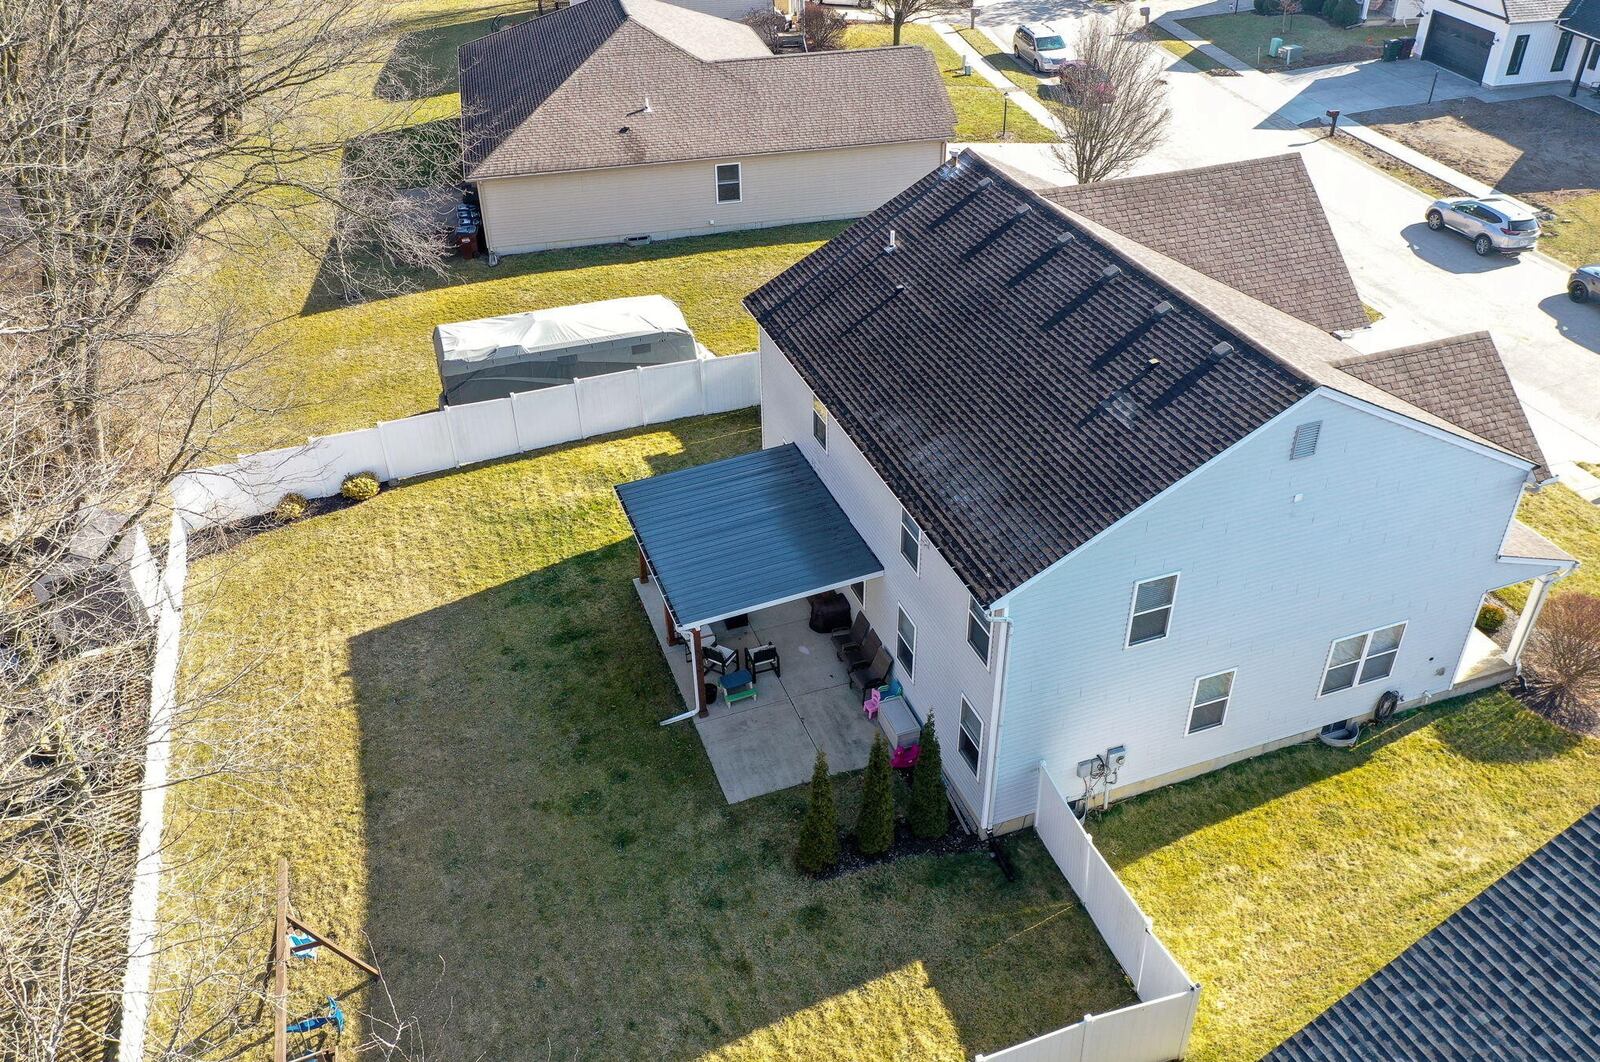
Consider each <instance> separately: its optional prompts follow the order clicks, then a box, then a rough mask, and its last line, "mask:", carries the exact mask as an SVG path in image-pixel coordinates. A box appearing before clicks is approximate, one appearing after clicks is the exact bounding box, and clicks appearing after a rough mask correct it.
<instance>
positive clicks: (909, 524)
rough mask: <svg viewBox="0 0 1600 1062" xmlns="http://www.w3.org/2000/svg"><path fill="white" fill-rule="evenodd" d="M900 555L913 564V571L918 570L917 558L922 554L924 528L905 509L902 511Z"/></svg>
mask: <svg viewBox="0 0 1600 1062" xmlns="http://www.w3.org/2000/svg"><path fill="white" fill-rule="evenodd" d="M900 556H902V557H904V558H905V559H906V563H907V564H910V565H911V570H912V571H916V570H917V560H918V558H919V557H921V556H922V528H920V527H918V526H917V522H916V521H915V520H913V519H911V514H910V513H908V512H906V511H905V510H903V509H902V510H901V511H900Z"/></svg>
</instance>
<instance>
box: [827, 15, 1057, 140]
mask: <svg viewBox="0 0 1600 1062" xmlns="http://www.w3.org/2000/svg"><path fill="white" fill-rule="evenodd" d="M891 37H892V31H891V28H890V26H889V25H888V24H887V23H882V22H865V23H854V24H852V25H851V26H850V28H849V29H848V30H846V31H845V47H846V48H882V47H884V46H886V45H888V44H889V43H890V40H891ZM900 43H901V44H914V45H917V46H918V47H920V48H926V49H928V51H930V52H932V53H933V61H934V62H935V63H937V64H938V66H939V71H940V73H941V74H943V75H944V87H945V90H946V91H947V92H949V93H950V105H951V106H953V107H954V108H955V111H956V139H957V140H959V141H976V142H986V141H995V140H1002V139H1004V140H1017V141H1024V142H1027V143H1048V142H1051V141H1055V140H1058V139H1060V138H1059V137H1057V136H1056V135H1055V133H1053V132H1051V131H1050V130H1049V129H1046V128H1045V127H1044V126H1043V125H1041V124H1040V123H1039V122H1038V120H1036V119H1035V118H1034V117H1033V116H1032V115H1030V114H1029V113H1028V112H1027V111H1024V110H1023V109H1022V108H1021V107H1017V106H1008V105H1007V103H1006V101H1005V98H1004V96H1005V94H1004V93H1002V92H1001V91H1000V90H999V89H998V88H996V87H995V86H993V85H991V84H989V82H987V81H985V80H984V79H983V76H982V75H981V74H976V73H974V74H972V75H971V76H970V77H966V76H963V75H962V73H961V66H962V63H961V57H960V56H959V55H957V54H956V51H955V49H954V48H952V47H950V46H949V45H948V44H946V43H945V42H944V40H943V39H941V38H940V36H939V34H938V31H936V30H935V29H934V28H933V27H932V26H924V25H921V24H918V23H910V24H907V25H906V26H904V27H902V29H901V32H900ZM1002 126H1004V129H1005V132H1004V134H1003V135H1002V133H1001V127H1002Z"/></svg>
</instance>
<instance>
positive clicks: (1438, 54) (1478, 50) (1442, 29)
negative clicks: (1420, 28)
mask: <svg viewBox="0 0 1600 1062" xmlns="http://www.w3.org/2000/svg"><path fill="white" fill-rule="evenodd" d="M1493 47H1494V33H1493V32H1492V31H1490V30H1486V29H1479V28H1478V27H1477V26H1474V25H1473V24H1472V23H1470V22H1463V21H1461V20H1460V19H1459V18H1451V17H1450V16H1449V15H1441V14H1439V12H1437V11H1435V12H1434V13H1433V18H1432V20H1431V21H1429V23H1428V39H1427V41H1426V42H1425V43H1424V44H1423V46H1422V57H1423V58H1424V59H1427V60H1428V61H1430V62H1434V63H1438V64H1439V65H1440V66H1442V67H1444V68H1445V69H1446V70H1454V71H1455V72H1456V73H1458V74H1460V75H1461V76H1462V77H1470V78H1471V79H1472V80H1474V81H1482V80H1483V71H1484V68H1485V67H1487V66H1488V65H1489V49H1490V48H1493Z"/></svg>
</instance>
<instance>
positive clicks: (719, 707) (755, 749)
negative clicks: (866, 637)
mask: <svg viewBox="0 0 1600 1062" xmlns="http://www.w3.org/2000/svg"><path fill="white" fill-rule="evenodd" d="M617 496H618V498H619V499H620V500H621V502H622V507H623V511H624V512H625V513H626V514H627V517H628V520H629V522H630V523H631V524H632V526H633V532H634V538H635V541H636V542H637V544H638V546H639V576H638V578H637V579H636V580H635V587H636V589H637V591H638V594H639V600H640V603H641V604H642V605H643V606H644V609H645V613H646V615H647V616H649V618H650V623H651V627H652V629H653V630H654V631H655V634H656V639H657V642H658V643H659V644H660V645H661V649H662V653H663V655H664V656H665V658H666V661H667V666H668V667H669V668H670V669H671V670H672V674H673V677H674V678H675V679H676V680H677V686H678V691H679V693H680V694H681V695H682V697H683V701H684V705H685V709H686V710H685V711H684V712H683V713H682V714H680V715H675V716H673V717H671V718H669V719H666V720H663V724H667V723H676V722H680V721H687V720H689V719H693V720H694V723H695V727H696V729H697V730H698V731H699V733H700V737H701V740H702V741H703V742H704V744H705V748H706V754H707V756H708V757H709V758H710V760H711V765H712V768H713V770H714V771H715V772H716V775H717V781H718V783H719V784H720V785H721V787H722V791H723V795H724V796H725V797H726V798H727V800H728V802H729V803H737V802H738V801H741V800H748V799H750V798H751V797H756V796H760V795H762V794H764V793H770V792H774V791H776V790H779V789H787V788H789V787H791V786H795V785H799V784H801V783H802V782H804V781H806V780H807V779H809V778H810V776H811V770H812V765H813V762H814V760H815V758H816V754H817V750H818V749H821V750H822V751H823V752H825V753H826V754H827V756H828V763H829V766H830V767H831V768H832V769H833V770H834V771H849V770H857V769H859V768H861V767H863V766H865V765H866V761H867V754H868V751H869V750H870V749H871V745H872V737H873V734H874V733H875V732H876V729H877V728H876V727H875V726H874V724H873V723H872V722H871V721H870V720H868V719H867V718H866V717H865V716H864V715H863V714H862V711H861V695H860V693H859V692H858V691H857V690H855V689H854V688H852V686H851V685H850V676H849V672H848V670H847V669H846V667H845V665H844V664H843V663H841V662H840V660H839V659H838V657H837V655H836V654H835V652H834V646H833V643H832V641H831V639H830V638H829V637H828V634H827V632H826V630H821V631H819V630H813V624H812V600H810V599H817V598H819V597H822V598H824V599H825V600H834V601H835V603H837V592H838V591H840V590H842V589H844V588H845V587H847V586H849V585H850V584H852V583H859V582H863V581H865V580H867V579H872V578H876V577H878V576H880V575H882V574H883V565H882V564H881V563H880V562H879V560H878V558H877V557H876V555H874V554H873V552H872V550H871V549H870V548H868V546H867V544H866V543H865V542H864V541H863V540H862V538H861V536H860V535H859V534H858V533H857V532H856V530H855V528H854V527H853V526H852V525H851V523H850V521H849V518H848V517H847V516H845V514H844V511H843V510H842V509H840V508H839V505H838V503H837V502H836V501H835V500H834V499H833V496H832V495H831V494H830V493H829V492H828V489H827V488H826V487H825V486H824V485H823V483H822V481H821V480H820V479H819V478H818V477H817V474H816V472H815V471H814V470H813V469H812V468H811V466H810V464H809V463H808V462H807V461H806V459H805V457H804V456H803V455H802V454H801V453H800V451H799V449H798V448H797V447H795V446H794V445H792V444H791V445H787V446H780V447H774V448H772V449H768V450H760V451H757V452H755V453H751V454H742V455H740V456H738V457H733V458H728V459H727V460H723V461H717V462H713V463H711V464H707V465H700V466H697V467H695V468H688V469H683V470H681V471H678V472H672V473H668V474H666V475H662V476H655V477H652V478H650V479H645V480H639V481H637V482H634V483H626V484H623V485H621V486H619V487H618V488H617ZM844 621H845V622H846V623H848V621H849V613H848V611H846V612H845V613H844ZM821 625H822V626H827V625H828V624H821ZM751 650H757V653H755V654H751V652H750V651H751ZM752 660H758V661H759V662H760V666H751V661H752ZM708 686H709V693H710V696H708ZM730 695H731V697H730Z"/></svg>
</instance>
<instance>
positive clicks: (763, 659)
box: [744, 642, 783, 678]
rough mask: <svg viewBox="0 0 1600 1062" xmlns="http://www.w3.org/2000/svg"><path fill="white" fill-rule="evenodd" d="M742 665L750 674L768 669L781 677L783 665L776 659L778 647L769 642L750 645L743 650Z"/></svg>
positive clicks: (756, 673)
mask: <svg viewBox="0 0 1600 1062" xmlns="http://www.w3.org/2000/svg"><path fill="white" fill-rule="evenodd" d="M744 666H745V667H746V668H748V669H749V671H750V674H752V675H759V674H761V672H763V671H770V672H772V673H773V674H774V675H776V676H778V677H779V678H783V665H782V664H780V663H779V661H778V647H777V646H776V645H773V644H772V643H771V642H768V643H766V644H765V645H752V646H751V647H750V648H748V649H746V650H745V651H744Z"/></svg>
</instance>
